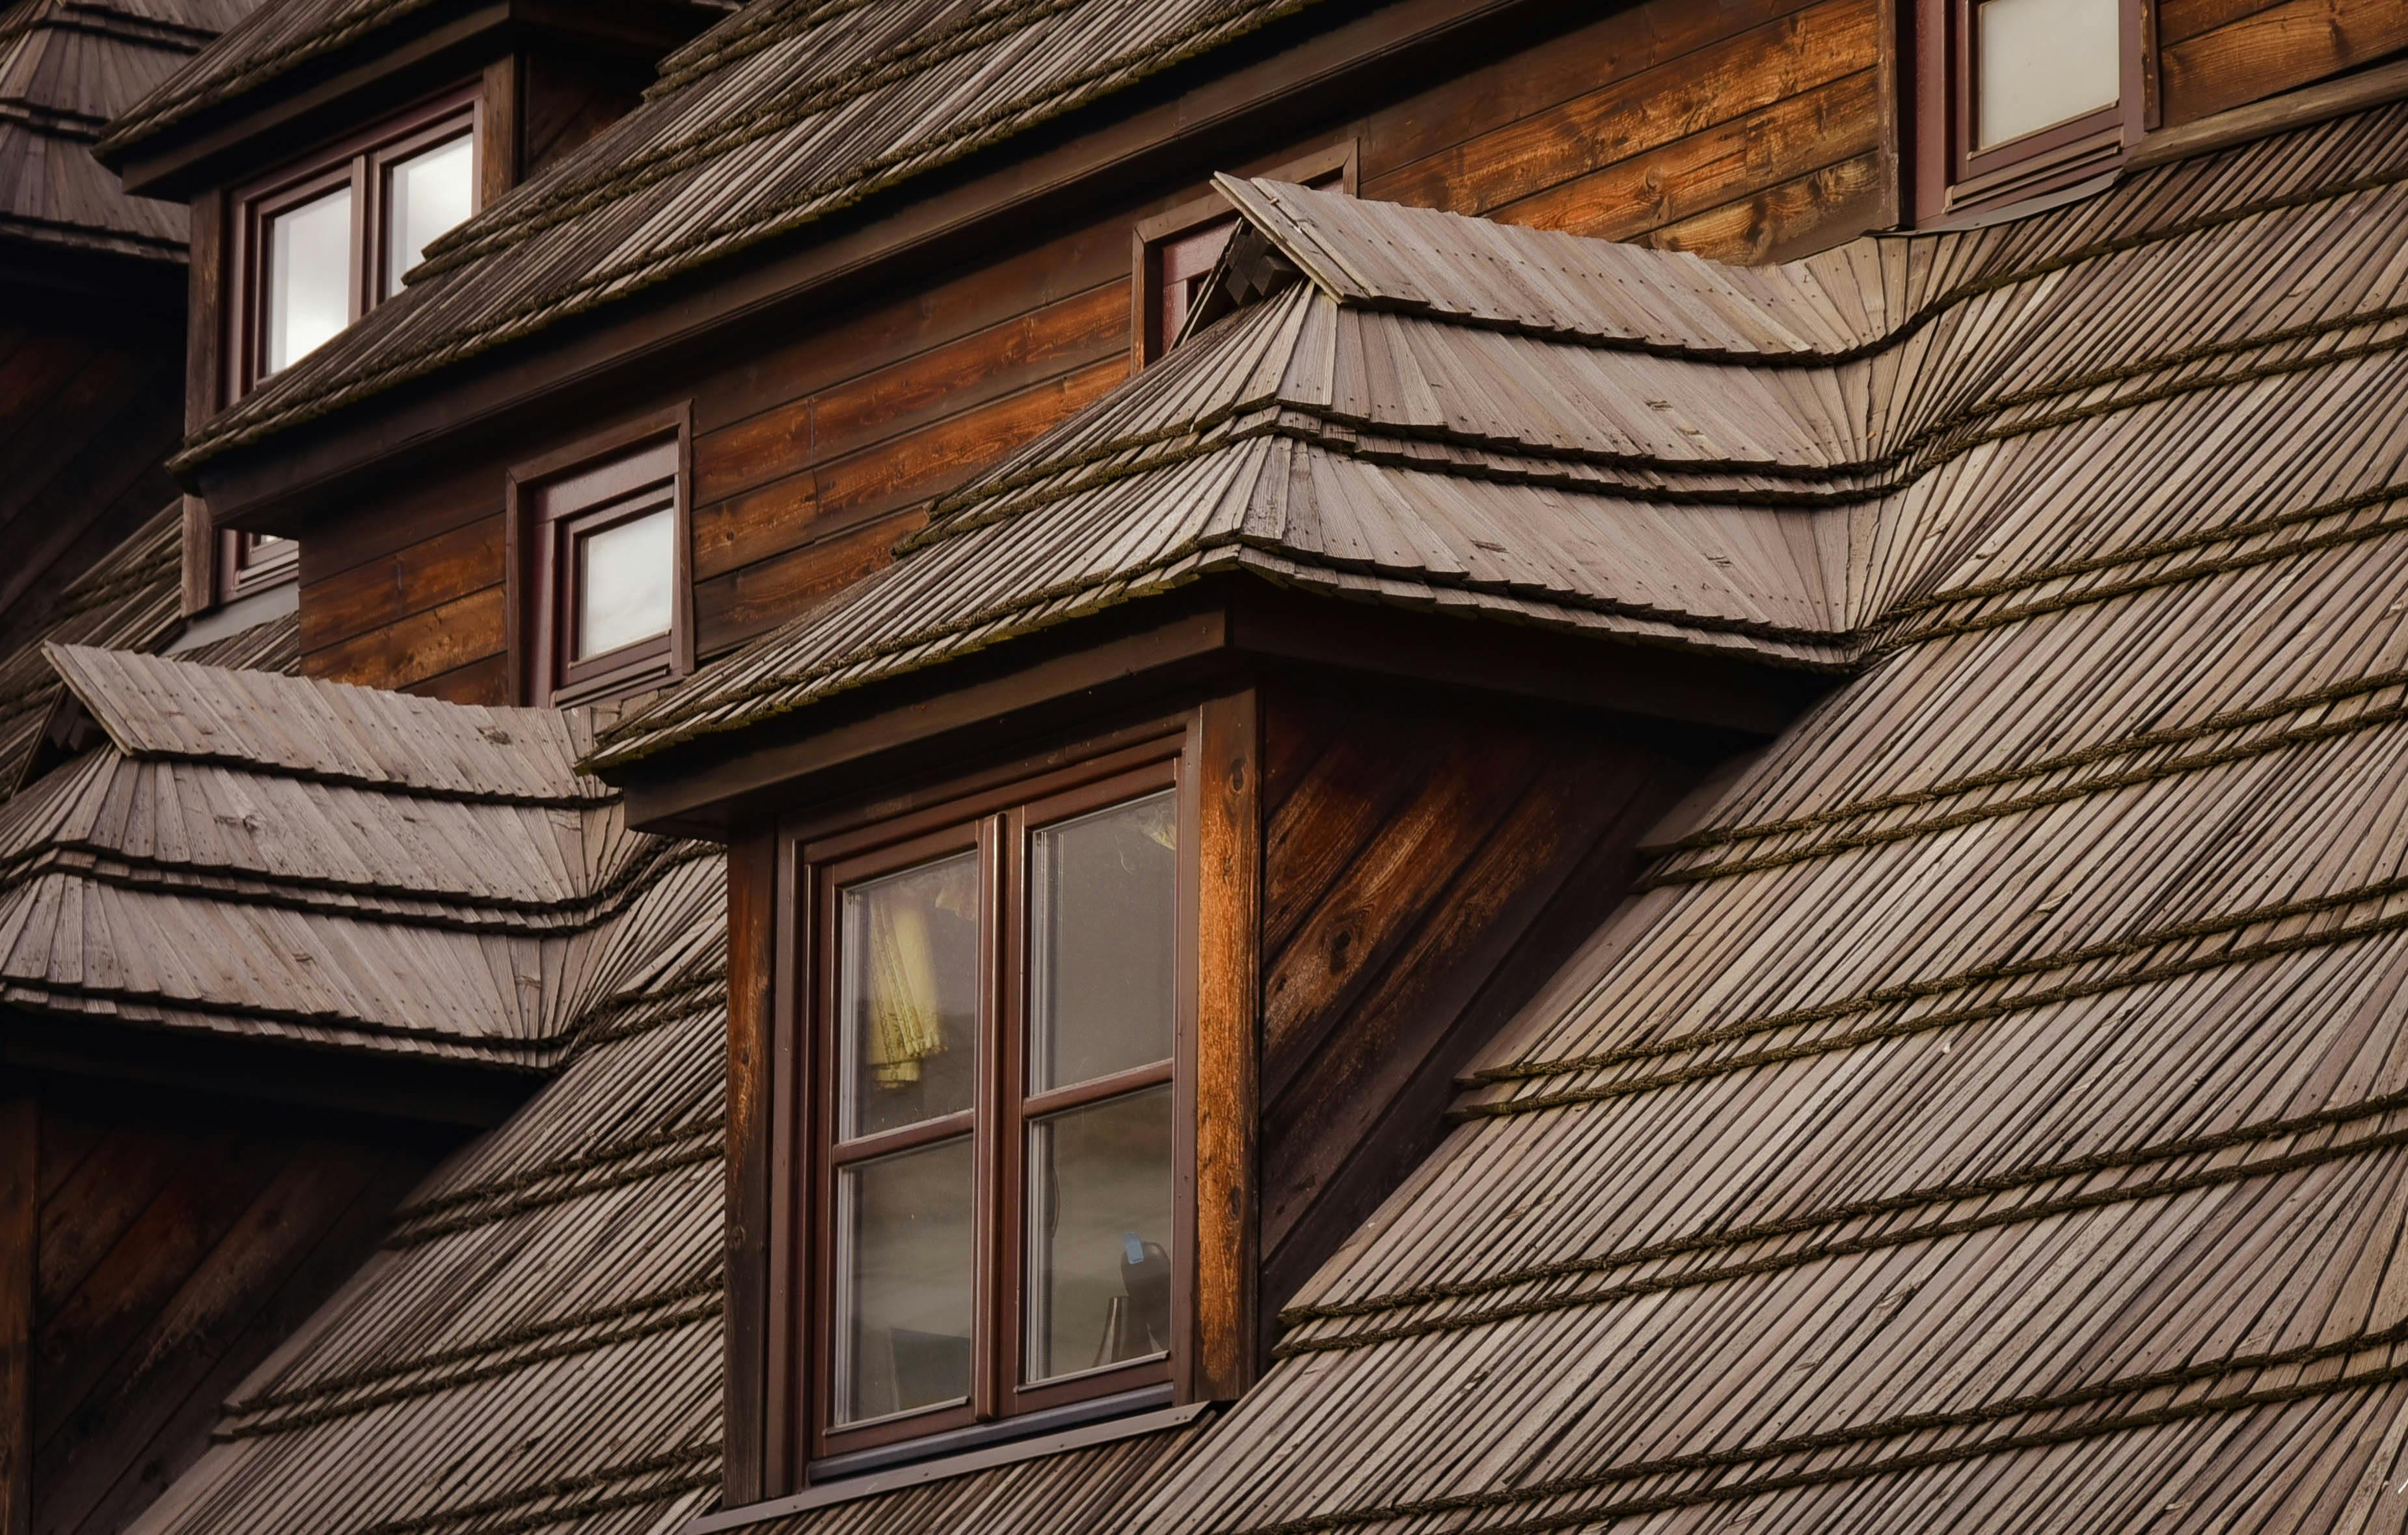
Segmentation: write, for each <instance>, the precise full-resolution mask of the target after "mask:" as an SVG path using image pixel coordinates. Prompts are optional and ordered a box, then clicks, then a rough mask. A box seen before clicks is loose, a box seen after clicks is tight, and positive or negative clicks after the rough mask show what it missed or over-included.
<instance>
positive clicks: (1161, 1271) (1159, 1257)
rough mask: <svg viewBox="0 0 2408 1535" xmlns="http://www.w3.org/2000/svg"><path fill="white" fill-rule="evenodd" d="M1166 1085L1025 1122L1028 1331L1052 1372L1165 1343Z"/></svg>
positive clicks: (1154, 1350)
mask: <svg viewBox="0 0 2408 1535" xmlns="http://www.w3.org/2000/svg"><path fill="white" fill-rule="evenodd" d="M1170 1111H1171V1097H1170V1089H1169V1088H1168V1087H1154V1088H1149V1089H1147V1090H1146V1091H1144V1092H1141V1093H1131V1094H1129V1095H1128V1096H1127V1097H1116V1098H1109V1099H1107V1100H1105V1101H1104V1102H1102V1103H1098V1104H1095V1105H1093V1106H1091V1107H1088V1108H1084V1109H1072V1110H1068V1111H1067V1112H1063V1113H1059V1114H1055V1115H1054V1116H1052V1117H1051V1118H1048V1119H1041V1120H1039V1121H1038V1122H1036V1123H1035V1124H1033V1125H1031V1126H1029V1127H1028V1341H1027V1349H1026V1354H1027V1361H1026V1365H1025V1370H1024V1371H1023V1373H1024V1375H1025V1379H1027V1380H1029V1381H1042V1380H1051V1379H1053V1378H1054V1377H1055V1376H1057V1375H1068V1374H1072V1373H1074V1372H1076V1371H1079V1370H1094V1369H1096V1368H1097V1367H1099V1366H1102V1365H1110V1364H1118V1363H1120V1362H1121V1361H1123V1360H1125V1359H1141V1358H1144V1357H1146V1356H1149V1355H1154V1354H1161V1353H1165V1352H1167V1351H1168V1349H1169V1347H1170Z"/></svg>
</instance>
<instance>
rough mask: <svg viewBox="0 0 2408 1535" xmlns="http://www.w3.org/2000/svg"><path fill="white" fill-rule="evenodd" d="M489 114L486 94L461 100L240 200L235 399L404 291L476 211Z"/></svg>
mask: <svg viewBox="0 0 2408 1535" xmlns="http://www.w3.org/2000/svg"><path fill="white" fill-rule="evenodd" d="M478 113H479V106H478V97H477V93H476V92H474V91H473V90H472V91H462V92H455V93H451V94H449V95H446V96H443V97H441V98H439V99H437V100H436V101H432V102H428V103H426V104H424V105H423V106H421V107H419V108H416V109H415V110H412V111H410V112H408V113H404V114H402V115H401V116H399V117H396V118H393V119H391V120H388V121H387V122H382V123H380V124H379V125H378V126H377V127H376V128H374V129H372V130H370V131H369V132H367V133H366V134H362V135H360V136H356V137H354V138H352V139H350V140H347V141H345V142H343V143H341V144H337V145H335V146H333V147H331V148H329V149H328V150H326V151H323V152H322V153H320V154H317V155H314V156H312V157H310V158H309V159H308V160H306V161H302V162H299V163H297V164H295V165H288V166H286V167H285V168H284V169H283V170H281V171H279V172H278V173H277V174H276V175H274V176H272V177H268V178H265V179H262V180H260V181H258V182H255V183H253V184H252V185H251V186H249V187H247V188H245V189H243V190H242V191H241V192H240V193H238V194H236V200H235V201H236V218H235V224H234V230H235V241H234V247H235V248H234V252H233V256H234V264H235V270H236V272H237V273H238V274H239V275H240V281H239V283H238V284H237V285H236V290H235V292H236V303H235V307H234V314H233V334H234V337H235V339H236V344H235V346H234V348H233V349H232V353H231V355H232V360H233V363H234V377H233V378H232V379H231V380H229V383H230V386H231V387H230V394H231V395H233V396H235V397H239V396H240V395H243V394H245V393H247V392H248V391H250V390H251V389H252V388H254V387H256V386H257V385H258V384H259V383H260V382H261V381H263V380H266V379H269V378H272V377H274V376H275V375H276V374H278V373H280V372H282V371H283V370H284V369H286V368H288V367H290V366H293V365H294V363H297V362H299V361H300V360H301V359H302V358H304V357H307V356H308V355H309V353H310V352H312V351H316V350H317V349H318V348H320V347H322V346H323V345H324V344H325V343H326V342H327V341H329V340H331V339H333V338H334V337H335V336H336V335H337V334H338V333H339V332H341V331H342V329H343V328H344V327H345V326H346V325H349V324H350V323H351V322H353V321H355V320H357V319H358V318H359V317H360V316H361V315H363V314H365V313H366V312H367V311H368V310H369V309H371V308H375V307H376V306H377V305H378V304H379V303H380V302H382V301H383V300H384V299H387V298H390V297H392V296H393V295H394V294H397V293H399V292H400V291H401V287H402V280H403V278H404V276H405V275H406V274H407V273H408V272H409V268H410V267H412V266H414V265H417V264H418V262H419V261H420V260H421V258H422V257H423V255H424V252H425V250H426V247H427V246H428V245H429V244H430V243H432V242H433V241H434V240H435V239H436V237H438V236H440V235H442V234H443V233H444V232H445V231H446V230H449V229H451V228H452V226H453V225H455V224H457V223H459V222H461V221H462V220H464V219H466V218H467V217H468V215H469V214H471V213H473V212H475V211H476V209H477V200H478V187H479V184H480V175H479V168H478V156H479V154H480V149H479V142H478V132H477V124H478Z"/></svg>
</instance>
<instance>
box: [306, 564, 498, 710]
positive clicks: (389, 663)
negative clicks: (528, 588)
mask: <svg viewBox="0 0 2408 1535" xmlns="http://www.w3.org/2000/svg"><path fill="white" fill-rule="evenodd" d="M502 649H503V637H502V588H501V585H500V583H499V582H495V584H494V585H492V586H488V587H485V588H483V589H482V590H480V591H477V592H472V593H470V594H469V595H466V596H465V597H460V598H457V599H455V600H453V601H451V602H446V603H442V604H439V605H437V606H436V607H433V608H428V609H425V610H422V611H420V612H417V613H413V614H411V615H410V616H409V617H408V618H405V619H401V620H399V621H397V622H396V623H394V624H391V625H389V626H388V627H385V628H381V629H372V630H370V631H368V632H367V633H366V634H363V635H360V636H357V637H355V638H350V639H346V640H342V641H340V642H339V643H337V644H334V645H330V646H327V647H325V648H324V649H322V650H317V651H309V652H305V653H303V654H302V657H301V671H302V675H304V676H307V677H324V678H330V679H333V680H335V681H344V682H358V683H361V684H363V685H365V686H368V687H383V688H406V687H408V686H409V685H410V684H411V683H413V682H421V681H426V680H427V679H429V678H432V677H436V676H438V675H440V674H442V673H444V672H447V671H454V670H457V669H458V668H460V667H465V666H466V665H468V664H469V663H470V662H472V661H481V660H483V659H484V658H485V657H487V656H489V655H495V654H498V653H500V652H501V651H502Z"/></svg>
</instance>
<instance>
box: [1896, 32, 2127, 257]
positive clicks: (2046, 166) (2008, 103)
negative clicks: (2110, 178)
mask: <svg viewBox="0 0 2408 1535" xmlns="http://www.w3.org/2000/svg"><path fill="white" fill-rule="evenodd" d="M1915 27H1916V38H1915V54H1916V76H1917V80H1918V85H1917V92H1916V100H1915V116H1916V134H1915V136H1916V139H1917V147H1916V159H1917V170H1916V178H1915V180H1916V213H1917V219H1918V222H1923V223H1926V224H1929V223H1936V222H1942V221H1944V220H1950V219H1956V218H1961V217H1963V216H1965V215H1967V214H1970V213H1973V212H1976V211H1979V210H1981V209H1984V208H2010V207H2013V206H2014V205H2017V204H2020V203H2025V202H2028V201H2030V200H2031V199H2033V198H2036V197H2040V196H2042V195H2044V194H2047V193H2050V192H2055V191H2059V190H2061V189H2063V188H2066V187H2069V186H2073V185H2076V184H2079V183H2081V182H2083V181H2085V180H2087V179H2090V178H2092V177H2095V176H2098V175H2100V174H2102V173H2104V172H2107V171H2111V170H2113V169H2114V166H2115V165H2117V164H2118V163H2119V162H2120V160H2121V159H2122V156H2123V151H2124V148H2125V145H2126V143H2127V141H2128V139H2130V138H2133V137H2137V136H2138V133H2139V130H2140V126H2141V122H2142V116H2143V83H2144V82H2143V78H2142V69H2141V59H2142V55H2143V43H2142V37H2143V31H2142V29H2143V9H2142V0H1920V3H1919V5H1918V7H1917V9H1916V13H1915Z"/></svg>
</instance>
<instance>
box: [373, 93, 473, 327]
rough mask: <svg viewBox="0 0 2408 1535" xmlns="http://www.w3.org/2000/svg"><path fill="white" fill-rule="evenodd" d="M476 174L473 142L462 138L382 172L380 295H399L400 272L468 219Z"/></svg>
mask: <svg viewBox="0 0 2408 1535" xmlns="http://www.w3.org/2000/svg"><path fill="white" fill-rule="evenodd" d="M476 173H477V151H476V140H475V139H474V138H473V137H471V136H468V135H466V134H462V135H461V136H459V137H457V138H455V139H453V140H452V141H451V142H450V143H448V144H437V146H435V148H433V149H431V150H424V151H420V152H419V153H417V154H413V155H411V156H410V157H409V159H407V160H401V161H396V162H395V163H394V165H391V166H388V167H387V168H386V170H385V173H384V174H385V183H384V184H385V244H384V251H385V258H384V292H385V296H386V297H388V298H390V297H392V296H393V295H394V294H397V293H399V292H401V278H402V274H403V273H405V272H407V271H409V269H410V268H411V267H413V266H415V265H418V263H419V258H420V257H422V256H423V255H424V254H425V251H426V248H427V247H428V246H429V245H431V244H433V243H434V241H435V237H437V235H440V234H442V233H443V232H444V231H445V230H447V229H450V228H451V227H452V225H453V224H456V223H458V222H461V221H462V220H463V219H466V217H467V216H468V202H469V198H470V195H471V194H472V192H473V190H474V185H475V180H476Z"/></svg>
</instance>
